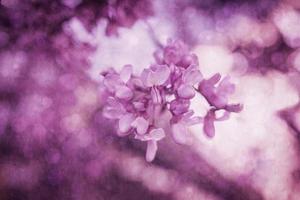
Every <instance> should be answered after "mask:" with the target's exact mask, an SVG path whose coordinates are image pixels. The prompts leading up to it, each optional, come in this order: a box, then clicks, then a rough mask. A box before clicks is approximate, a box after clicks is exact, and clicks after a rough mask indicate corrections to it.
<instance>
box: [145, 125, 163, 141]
mask: <svg viewBox="0 0 300 200" xmlns="http://www.w3.org/2000/svg"><path fill="white" fill-rule="evenodd" d="M165 136H166V134H165V131H164V130H163V129H162V128H157V129H153V130H151V131H150V133H149V134H148V137H149V138H150V139H151V140H155V141H159V140H161V139H163V138H164V137H165Z"/></svg>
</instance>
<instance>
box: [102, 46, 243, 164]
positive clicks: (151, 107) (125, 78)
mask: <svg viewBox="0 0 300 200" xmlns="http://www.w3.org/2000/svg"><path fill="white" fill-rule="evenodd" d="M155 59H156V63H155V64H153V65H151V66H150V67H149V68H146V69H144V70H143V72H142V73H141V75H140V76H138V75H135V74H133V70H132V66H131V65H125V66H124V67H123V69H122V70H121V71H120V72H117V71H115V70H114V69H110V70H108V71H106V72H103V73H102V74H101V76H102V79H101V87H102V88H104V91H105V92H104V93H103V94H104V95H103V96H104V99H106V102H105V104H104V108H103V115H104V117H106V118H109V119H112V120H115V121H116V122H117V123H116V124H118V127H117V130H116V132H117V134H118V135H119V136H127V135H130V134H132V135H133V136H134V138H135V139H138V140H140V141H145V142H147V151H146V160H147V161H148V162H151V161H152V160H153V159H154V158H155V155H156V152H157V149H158V142H159V141H160V140H162V139H163V138H164V137H165V136H166V130H165V129H164V127H163V126H162V123H161V122H164V123H167V124H168V126H170V127H171V130H172V131H171V132H172V133H171V134H172V137H173V139H174V141H175V142H176V143H179V144H186V143H187V138H188V135H189V132H188V127H189V126H192V125H195V124H199V123H203V132H204V133H205V134H206V135H207V136H208V137H213V136H214V135H215V126H214V122H215V121H222V120H226V119H228V118H229V115H230V113H231V112H240V111H241V109H242V106H241V105H240V104H229V103H228V97H229V95H231V94H232V93H233V92H234V89H235V87H234V84H232V83H230V78H229V77H228V76H227V77H225V78H223V79H221V75H220V74H219V73H217V74H215V75H213V76H212V77H210V78H208V79H204V78H203V76H202V74H201V72H200V70H199V65H198V59H197V56H196V55H195V54H192V53H190V52H189V51H188V48H187V46H185V45H184V44H183V43H182V42H181V41H179V40H169V41H168V43H167V45H166V46H165V47H164V48H163V49H162V50H160V51H158V52H155ZM102 91H103V90H102ZM196 93H199V94H200V95H202V96H203V97H204V98H205V99H206V101H207V102H208V104H209V106H210V107H209V109H208V112H207V114H206V115H205V116H195V114H194V111H193V110H191V108H190V104H191V100H192V99H193V98H196ZM217 111H223V115H222V116H221V117H217V115H216V112H217ZM165 113H169V115H165Z"/></svg>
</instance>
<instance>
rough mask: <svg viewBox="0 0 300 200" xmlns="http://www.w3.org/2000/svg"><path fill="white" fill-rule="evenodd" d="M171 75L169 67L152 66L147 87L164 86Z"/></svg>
mask: <svg viewBox="0 0 300 200" xmlns="http://www.w3.org/2000/svg"><path fill="white" fill-rule="evenodd" d="M170 73H171V72H170V69H169V67H168V66H167V65H156V66H152V68H151V70H150V71H149V74H148V77H147V82H146V84H147V86H149V87H151V86H155V85H162V84H164V83H165V82H166V81H167V80H168V78H169V76H170Z"/></svg>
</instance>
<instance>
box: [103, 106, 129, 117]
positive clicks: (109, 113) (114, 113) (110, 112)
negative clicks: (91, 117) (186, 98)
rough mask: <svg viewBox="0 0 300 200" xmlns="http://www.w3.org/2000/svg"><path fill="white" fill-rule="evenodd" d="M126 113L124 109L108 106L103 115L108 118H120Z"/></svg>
mask: <svg viewBox="0 0 300 200" xmlns="http://www.w3.org/2000/svg"><path fill="white" fill-rule="evenodd" d="M123 114H124V111H123V110H120V109H116V108H113V107H110V106H106V107H104V109H103V116H104V117H105V118H107V119H119V118H120V117H121V116H122V115H123Z"/></svg>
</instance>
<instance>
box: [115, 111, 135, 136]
mask: <svg viewBox="0 0 300 200" xmlns="http://www.w3.org/2000/svg"><path fill="white" fill-rule="evenodd" d="M133 121H134V115H133V114H131V113H129V114H126V115H123V116H122V117H120V120H119V131H120V133H126V132H128V131H129V130H130V128H131V123H132V122H133Z"/></svg>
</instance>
